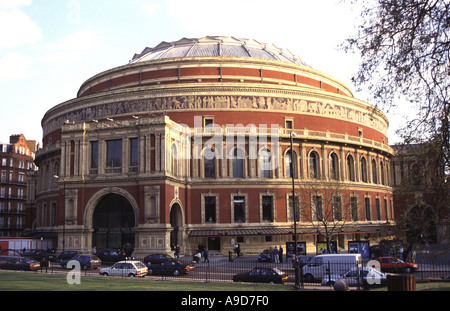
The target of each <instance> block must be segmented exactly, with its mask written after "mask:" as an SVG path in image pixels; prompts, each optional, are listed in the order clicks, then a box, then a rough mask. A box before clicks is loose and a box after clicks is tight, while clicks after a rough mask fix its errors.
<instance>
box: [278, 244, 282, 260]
mask: <svg viewBox="0 0 450 311" xmlns="http://www.w3.org/2000/svg"><path fill="white" fill-rule="evenodd" d="M278 252H279V253H280V263H283V247H281V245H280V250H279V251H278Z"/></svg>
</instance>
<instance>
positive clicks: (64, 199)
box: [53, 175, 66, 252]
mask: <svg viewBox="0 0 450 311" xmlns="http://www.w3.org/2000/svg"><path fill="white" fill-rule="evenodd" d="M53 177H54V178H56V179H57V180H58V181H59V179H60V177H59V176H58V175H54V176H53ZM62 182H63V191H64V192H63V201H64V205H63V236H62V246H63V252H64V251H65V249H66V181H65V180H64V179H63V181H62Z"/></svg>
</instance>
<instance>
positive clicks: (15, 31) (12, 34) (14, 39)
mask: <svg viewBox="0 0 450 311" xmlns="http://www.w3.org/2000/svg"><path fill="white" fill-rule="evenodd" d="M41 38H42V31H41V28H39V26H38V25H36V24H35V23H34V22H33V21H32V20H31V18H30V17H29V16H28V15H26V14H25V13H24V12H22V11H20V10H17V9H14V10H11V11H0V49H3V48H11V47H18V46H22V45H25V44H30V43H35V42H37V41H38V40H39V39H41Z"/></svg>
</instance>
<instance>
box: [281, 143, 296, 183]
mask: <svg viewBox="0 0 450 311" xmlns="http://www.w3.org/2000/svg"><path fill="white" fill-rule="evenodd" d="M292 158H293V160H291V159H292ZM291 163H292V168H291ZM284 168H285V173H286V174H285V176H286V178H292V173H293V174H294V178H298V170H297V154H296V153H295V152H291V150H288V151H287V152H286V155H285V156H284ZM291 170H292V172H291Z"/></svg>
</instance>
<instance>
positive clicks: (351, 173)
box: [347, 154, 355, 181]
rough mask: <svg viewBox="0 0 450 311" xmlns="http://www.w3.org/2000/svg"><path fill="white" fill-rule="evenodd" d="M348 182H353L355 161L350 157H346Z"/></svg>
mask: <svg viewBox="0 0 450 311" xmlns="http://www.w3.org/2000/svg"><path fill="white" fill-rule="evenodd" d="M347 171H348V180H350V181H355V161H354V160H353V156H352V155H350V154H349V155H348V156H347Z"/></svg>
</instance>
